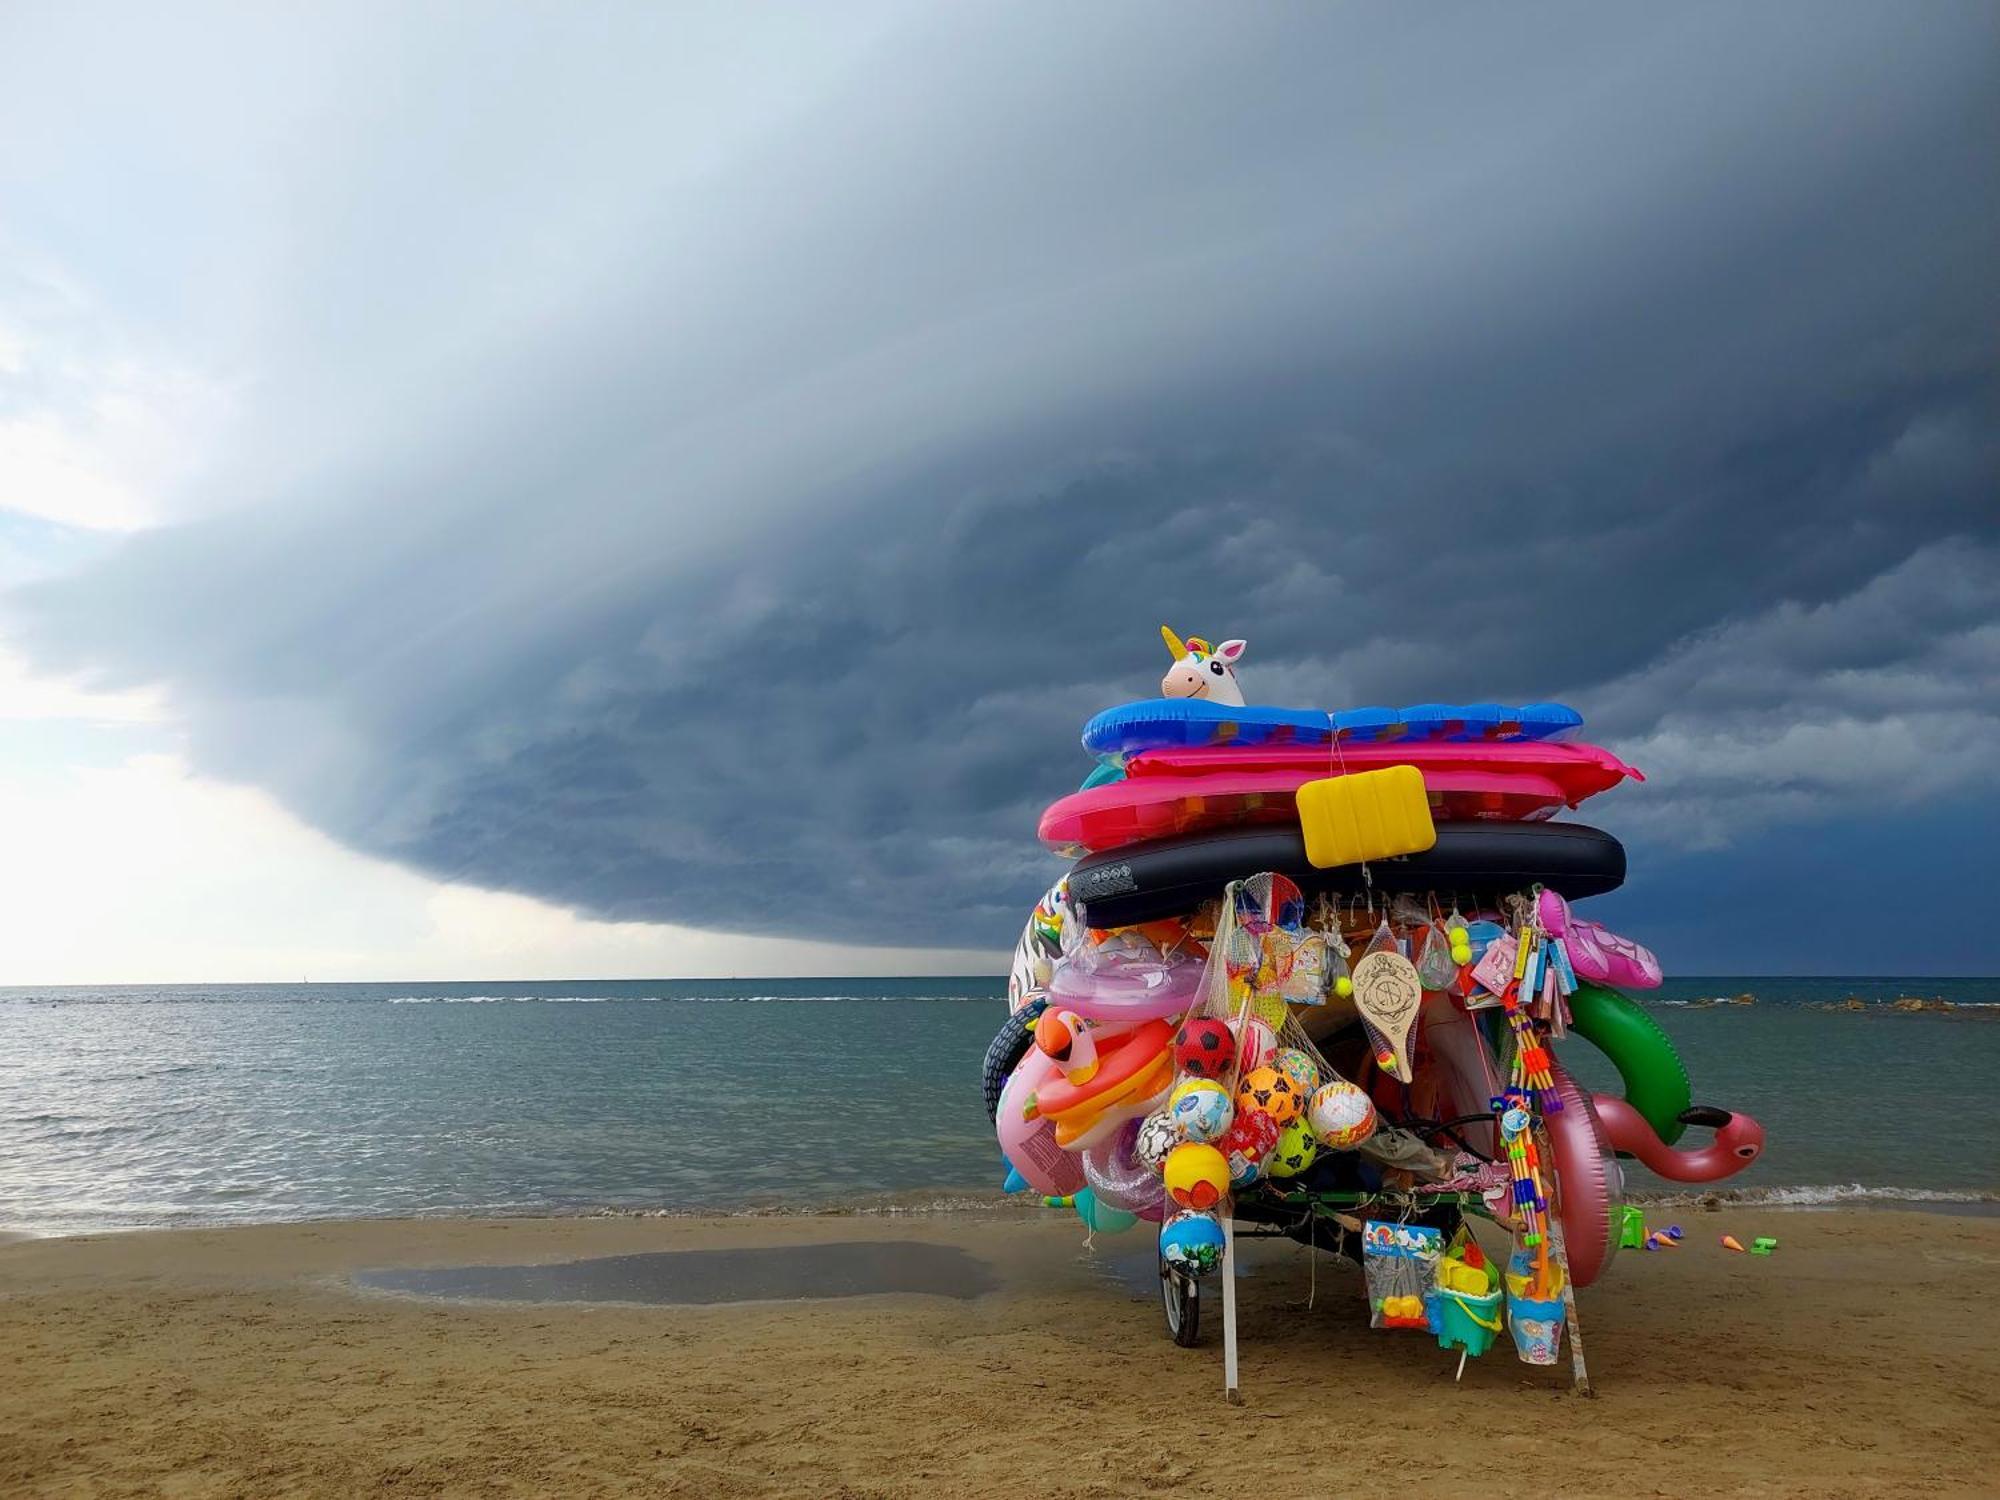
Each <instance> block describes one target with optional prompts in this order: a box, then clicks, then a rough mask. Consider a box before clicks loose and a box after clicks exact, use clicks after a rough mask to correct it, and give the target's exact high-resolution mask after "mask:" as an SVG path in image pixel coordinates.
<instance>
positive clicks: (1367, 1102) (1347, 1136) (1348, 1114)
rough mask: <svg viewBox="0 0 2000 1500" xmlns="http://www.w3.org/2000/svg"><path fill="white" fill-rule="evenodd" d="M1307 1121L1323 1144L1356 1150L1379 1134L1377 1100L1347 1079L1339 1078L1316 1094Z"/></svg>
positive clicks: (1308, 1107)
mask: <svg viewBox="0 0 2000 1500" xmlns="http://www.w3.org/2000/svg"><path fill="white" fill-rule="evenodd" d="M1306 1123H1307V1124H1309V1125H1310V1126H1312V1133H1313V1134H1314V1135H1315V1136H1317V1137H1319V1143H1320V1144H1321V1145H1322V1146H1327V1147H1330V1148H1331V1149H1333V1150H1335V1151H1352V1150H1353V1149H1354V1148H1355V1147H1356V1146H1358V1145H1360V1144H1361V1143H1362V1142H1363V1141H1365V1140H1367V1139H1368V1137H1369V1136H1371V1135H1373V1134H1374V1133H1375V1101H1374V1100H1373V1099H1370V1098H1369V1097H1368V1096H1367V1095H1366V1094H1364V1093H1363V1092H1362V1091H1361V1090H1360V1089H1358V1088H1356V1087H1355V1086H1354V1085H1353V1084H1351V1083H1349V1082H1348V1081H1347V1080H1346V1079H1345V1078H1336V1079H1334V1080H1333V1082H1331V1083H1323V1084H1321V1085H1320V1086H1319V1090H1318V1092H1316V1093H1315V1094H1314V1095H1313V1096H1312V1102H1311V1103H1310V1104H1308V1105H1307V1106H1306Z"/></svg>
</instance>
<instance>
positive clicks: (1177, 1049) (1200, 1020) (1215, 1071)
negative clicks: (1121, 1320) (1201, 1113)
mask: <svg viewBox="0 0 2000 1500" xmlns="http://www.w3.org/2000/svg"><path fill="white" fill-rule="evenodd" d="M1235 1061H1236V1038H1235V1037H1234V1036H1232V1035H1230V1032H1229V1026H1228V1023H1227V1022H1224V1021H1213V1020H1209V1019H1207V1018H1206V1017H1199V1016H1198V1017H1196V1018H1195V1019H1194V1020H1192V1021H1189V1022H1188V1023H1187V1024H1186V1025H1185V1026H1183V1027H1181V1029H1180V1033H1179V1035H1177V1036H1176V1037H1175V1038H1174V1067H1175V1068H1177V1069H1178V1070H1179V1071H1181V1072H1183V1073H1185V1074H1187V1075H1188V1077H1190V1078H1220V1077H1222V1075H1223V1074H1225V1073H1227V1072H1228V1071H1229V1065H1230V1064H1231V1063H1233V1062H1235Z"/></svg>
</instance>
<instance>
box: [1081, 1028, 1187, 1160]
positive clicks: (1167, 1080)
mask: <svg viewBox="0 0 2000 1500" xmlns="http://www.w3.org/2000/svg"><path fill="white" fill-rule="evenodd" d="M1173 1084H1174V1059H1173V1055H1172V1054H1171V1053H1166V1052H1162V1053H1161V1054H1160V1056H1159V1058H1158V1059H1157V1060H1156V1061H1155V1062H1154V1064H1153V1066H1151V1067H1150V1068H1148V1069H1146V1071H1145V1072H1143V1073H1141V1074H1140V1075H1139V1076H1138V1077H1137V1078H1135V1079H1133V1080H1132V1082H1131V1084H1130V1085H1129V1086H1128V1087H1126V1088H1122V1089H1120V1090H1119V1091H1118V1094H1117V1097H1115V1098H1112V1099H1105V1100H1102V1101H1097V1100H1093V1101H1092V1102H1091V1104H1090V1105H1089V1107H1087V1108H1084V1109H1073V1110H1070V1111H1069V1112H1068V1113H1066V1114H1065V1115H1064V1116H1063V1117H1062V1118H1061V1119H1060V1120H1058V1121H1056V1122H1055V1124H1056V1144H1057V1145H1058V1146H1060V1147H1062V1148H1063V1150H1065V1151H1075V1150H1079V1149H1081V1148H1082V1147H1083V1146H1085V1145H1087V1144H1089V1142H1088V1141H1087V1140H1086V1137H1088V1136H1089V1134H1090V1133H1091V1131H1093V1130H1095V1129H1096V1128H1097V1126H1098V1124H1099V1123H1100V1122H1101V1121H1102V1120H1103V1119H1104V1118H1105V1116H1107V1115H1121V1116H1123V1117H1125V1118H1127V1119H1129V1118H1131V1117H1132V1116H1133V1115H1135V1114H1138V1113H1142V1112H1143V1107H1144V1106H1146V1105H1149V1104H1151V1103H1152V1102H1153V1101H1155V1100H1158V1099H1162V1098H1164V1097H1165V1095H1166V1093H1167V1091H1168V1090H1169V1089H1171V1088H1172V1087H1173Z"/></svg>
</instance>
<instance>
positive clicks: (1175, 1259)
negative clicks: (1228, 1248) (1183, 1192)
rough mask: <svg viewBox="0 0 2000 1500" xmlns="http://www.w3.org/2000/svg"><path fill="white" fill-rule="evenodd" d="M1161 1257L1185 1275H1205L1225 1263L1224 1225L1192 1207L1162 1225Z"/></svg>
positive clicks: (1173, 1268) (1213, 1217)
mask: <svg viewBox="0 0 2000 1500" xmlns="http://www.w3.org/2000/svg"><path fill="white" fill-rule="evenodd" d="M1160 1259H1161V1260H1163V1261H1165V1262H1166V1263H1167V1265H1168V1267H1169V1268H1170V1269H1172V1270H1175V1271H1179V1272H1180V1273H1181V1274H1182V1275H1183V1276H1206V1275H1208V1274H1209V1273H1210V1272H1211V1271H1213V1270H1214V1269H1215V1268H1216V1267H1217V1266H1219V1265H1221V1264H1222V1225H1221V1223H1220V1222H1219V1221H1218V1220H1217V1219H1216V1217H1215V1215H1214V1214H1209V1213H1202V1212H1200V1211H1198V1210H1194V1209H1190V1210H1189V1211H1188V1212H1186V1213H1179V1214H1175V1215H1174V1216H1173V1217H1172V1218H1171V1219H1169V1220H1167V1222H1166V1223H1164V1224H1162V1225H1161V1226H1160Z"/></svg>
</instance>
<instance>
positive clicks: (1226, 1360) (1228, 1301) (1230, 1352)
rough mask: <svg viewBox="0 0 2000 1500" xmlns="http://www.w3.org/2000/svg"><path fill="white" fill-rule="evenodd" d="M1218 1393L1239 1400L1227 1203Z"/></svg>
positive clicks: (1232, 1227) (1232, 1234) (1232, 1240)
mask: <svg viewBox="0 0 2000 1500" xmlns="http://www.w3.org/2000/svg"><path fill="white" fill-rule="evenodd" d="M1222 1395H1223V1399H1224V1400H1226V1401H1227V1402H1228V1403H1229V1404H1230V1405H1231V1406H1241V1405H1242V1404H1243V1396H1242V1393H1241V1392H1239V1391H1238V1390H1237V1389H1236V1223H1235V1220H1234V1219H1233V1218H1232V1217H1231V1215H1230V1212H1229V1208H1228V1206H1227V1205H1225V1206H1224V1207H1223V1210H1222Z"/></svg>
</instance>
